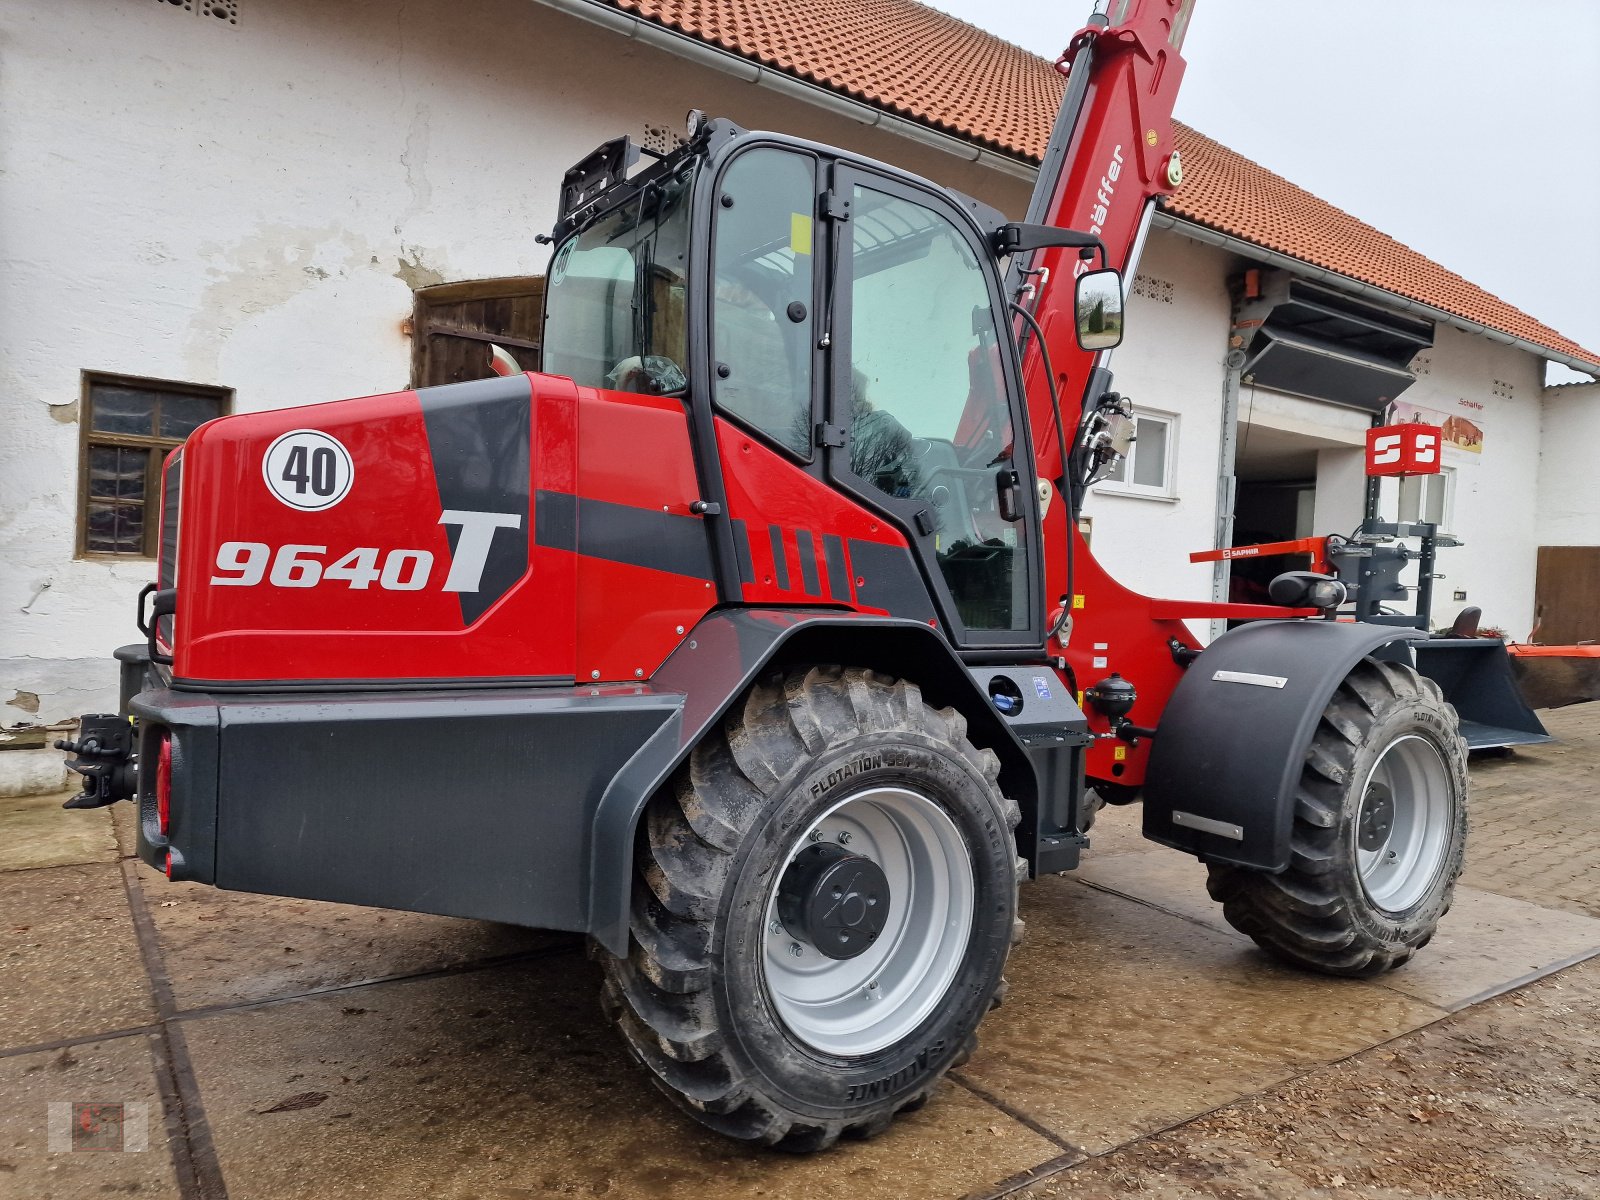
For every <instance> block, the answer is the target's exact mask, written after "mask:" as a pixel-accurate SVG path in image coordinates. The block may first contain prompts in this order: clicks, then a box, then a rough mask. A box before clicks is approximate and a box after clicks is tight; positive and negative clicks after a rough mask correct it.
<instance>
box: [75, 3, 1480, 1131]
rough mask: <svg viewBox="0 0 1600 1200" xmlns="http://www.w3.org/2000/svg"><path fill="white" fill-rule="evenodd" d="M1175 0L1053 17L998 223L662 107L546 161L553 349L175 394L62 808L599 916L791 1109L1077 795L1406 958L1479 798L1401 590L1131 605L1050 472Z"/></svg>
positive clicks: (1318, 925)
mask: <svg viewBox="0 0 1600 1200" xmlns="http://www.w3.org/2000/svg"><path fill="white" fill-rule="evenodd" d="M1190 3H1191V0H1118V2H1116V3H1113V4H1112V5H1110V9H1111V11H1110V12H1109V13H1097V14H1096V15H1095V16H1094V17H1092V18H1091V23H1090V24H1089V25H1088V26H1087V27H1086V28H1085V29H1083V30H1082V31H1081V32H1080V33H1078V34H1077V35H1076V36H1075V37H1074V38H1073V39H1072V41H1071V44H1070V46H1069V47H1068V50H1067V51H1066V53H1065V55H1064V56H1063V58H1062V62H1061V67H1062V69H1063V70H1064V71H1065V72H1067V79H1068V84H1067V88H1066V94H1065V99H1064V102H1063V105H1062V108H1061V111H1060V115H1059V117H1058V118H1057V121H1056V125H1055V128H1054V131H1053V133H1052V136H1051V139H1050V142H1049V148H1048V150H1047V152H1046V154H1045V157H1044V162H1043V168H1042V171H1041V173H1040V178H1039V184H1038V188H1037V190H1036V192H1035V194H1034V197H1033V200H1032V203H1031V205H1030V208H1029V211H1028V213H1027V214H1026V218H1025V219H1024V220H1022V221H1008V220H1007V219H1005V218H1004V217H1003V216H1002V215H1001V214H999V213H997V212H994V211H991V210H990V209H988V208H987V207H985V206H984V205H982V204H979V203H977V202H975V201H973V200H970V199H968V198H966V197H963V196H960V195H957V194H955V193H953V192H950V191H948V190H946V189H944V188H941V187H939V186H937V185H935V184H933V183H930V182H928V181H926V180H924V179H920V178H916V177H914V176H912V175H909V174H907V173H906V172H904V171H900V170H897V169H895V168H893V167H890V166H886V165H884V164H882V163H878V162H872V161H869V160H866V159H863V158H861V157H858V156H856V155H853V154H850V153H848V152H845V151H841V150H837V149H833V148H830V147H827V146H822V145H816V144H813V143H810V142H805V141H801V140H798V139H796V138H792V137H786V136H781V135H777V134H771V133H753V132H747V131H744V130H742V129H739V128H736V127H735V126H733V125H732V124H730V123H728V122H726V121H721V120H705V119H703V118H701V117H700V116H698V114H696V115H693V116H692V119H691V127H690V130H689V135H688V139H687V142H686V144H685V145H683V146H682V147H681V148H680V149H678V150H676V151H675V152H673V153H671V154H668V155H666V156H665V157H660V158H654V159H653V161H651V162H649V163H648V164H645V165H643V166H640V165H639V164H638V162H637V161H636V160H637V158H638V154H637V152H636V151H635V149H634V148H633V147H632V146H631V145H630V144H629V143H628V142H627V141H626V140H625V139H624V140H619V141H614V142H610V143H608V144H606V145H605V146H602V147H601V148H600V149H599V150H597V151H596V152H595V153H594V154H593V155H592V156H590V157H589V158H587V159H585V160H584V161H583V162H581V163H579V164H578V165H576V166H575V167H573V168H572V169H571V170H570V171H568V172H567V174H566V177H565V179H564V180H563V182H562V188H561V204H560V217H559V221H558V224H557V225H556V227H555V230H554V236H553V242H554V247H555V249H554V256H553V258H552V260H551V265H550V269H549V276H548V284H547V317H546V323H545V336H544V347H543V356H544V357H543V362H542V367H543V372H542V373H538V374H533V373H529V374H514V375H510V376H505V377H501V378H495V379H488V380H482V381H475V382H467V383H461V384H455V385H450V386H445V387H438V388H430V389H425V390H420V391H408V392H399V393H395V394H392V395H383V396H372V397H367V398H364V399H355V400H343V401H338V402H335V403H328V404H320V405H313V406H311V407H306V408H296V409H292V410H287V411H277V412H263V413H251V414H242V415H239V416H232V417H226V418H223V419H221V420H217V421H214V422H212V423H210V424H208V425H206V426H204V427H202V428H201V429H199V430H198V431H196V432H195V433H194V434H193V436H191V437H190V439H189V440H188V442H187V444H186V445H185V446H184V447H183V448H182V449H181V450H180V451H178V452H175V453H174V454H173V455H172V456H171V458H170V460H169V461H168V463H167V465H166V474H165V494H164V504H163V507H162V517H161V520H162V526H161V528H162V551H161V559H160V564H159V580H158V582H157V583H156V584H155V585H153V587H152V588H151V589H150V594H149V595H148V596H147V597H143V598H141V612H140V618H139V619H140V622H141V624H142V626H143V628H144V629H145V631H146V633H147V641H146V644H145V645H144V646H142V647H132V648H129V649H127V650H125V651H123V652H122V653H121V657H122V659H123V663H124V667H125V679H127V680H128V682H127V684H126V685H125V688H126V690H127V691H128V692H129V693H130V694H129V695H128V697H127V703H126V710H127V715H129V716H131V717H132V718H133V720H132V722H131V723H130V722H129V721H128V720H126V719H125V718H124V717H121V716H118V717H89V718H86V719H85V723H84V729H83V732H82V733H81V734H80V739H79V741H78V743H77V744H76V747H75V749H76V751H77V754H78V758H77V760H76V764H75V765H76V767H77V769H78V770H79V771H80V772H82V773H83V774H84V776H85V779H86V792H85V795H84V797H82V798H81V801H80V803H83V804H94V803H102V802H109V801H110V800H112V799H116V798H119V797H122V796H131V797H132V798H133V799H134V802H135V803H136V804H137V806H138V811H139V853H140V855H141V856H142V857H143V859H144V860H145V861H146V862H148V863H149V864H151V865H152V866H154V867H156V868H157V869H160V870H163V871H165V872H166V873H167V874H168V875H169V876H170V877H171V878H172V879H175V880H193V881H199V882H202V883H209V884H214V885H216V886H217V887H222V888H232V889H238V890H243V891H253V892H264V893H272V894H277V895H286V896H298V897H307V898H312V899H320V900H333V901H342V902H346V903H354V904H366V905H378V906H386V907H390V908H397V909H411V910H417V911H423V912H432V913H444V914H451V915H456V916H462V917H472V918H486V919H492V920H497V921H508V922H516V923H520V924H524V925H528V926H536V927H542V928H549V929H558V930H573V931H579V932H582V933H585V934H587V935H588V936H589V937H590V938H592V939H593V943H594V945H595V947H596V949H597V952H598V953H599V955H600V957H601V958H602V960H603V962H604V968H605V984H604V995H603V1007H604V1010H605V1012H606V1014H607V1015H608V1017H609V1018H610V1019H611V1020H612V1021H614V1022H615V1023H616V1024H617V1025H619V1026H620V1028H621V1032H622V1034H623V1036H624V1037H625V1039H626V1041H627V1044H628V1045H629V1047H630V1048H631V1050H632V1052H633V1054H634V1055H635V1056H636V1057H637V1059H638V1061H639V1063H640V1064H641V1068H642V1073H643V1075H644V1076H645V1077H648V1078H649V1079H650V1080H651V1081H652V1082H654V1083H655V1084H656V1085H658V1086H659V1088H660V1089H661V1090H662V1091H663V1092H665V1093H666V1094H667V1095H668V1096H669V1097H670V1098H672V1099H673V1100H674V1101H676V1102H677V1103H678V1104H680V1105H682V1106H683V1107H684V1108H685V1109H686V1110H687V1111H688V1112H689V1113H691V1114H692V1115H693V1116H694V1117H695V1118H696V1119H697V1120H699V1121H701V1122H703V1123H704V1124H706V1125H707V1126H709V1127H711V1128H712V1129H715V1130H718V1131H720V1132H722V1133H724V1134H726V1135H728V1136H730V1137H734V1138H739V1139H746V1140H750V1141H755V1142H760V1143H765V1144H769V1145H775V1146H779V1147H783V1148H785V1149H790V1150H817V1149H822V1148H824V1147H827V1146H829V1145H831V1144H832V1143H833V1142H834V1141H836V1140H837V1139H838V1138H839V1136H840V1135H841V1134H850V1135H856V1136H862V1135H869V1134H873V1133H876V1132H878V1131H880V1130H882V1129H883V1128H885V1127H886V1126H887V1125H888V1124H889V1123H890V1122H891V1121H892V1120H893V1118H894V1116H895V1114H897V1113H899V1112H903V1111H907V1110H909V1109H913V1108H916V1107H918V1106H919V1105H921V1104H922V1103H923V1102H924V1101H926V1100H927V1098H928V1096H929V1094H930V1092H931V1091H932V1090H933V1089H934V1088H935V1087H936V1086H937V1084H938V1083H939V1081H940V1079H941V1077H942V1076H943V1075H944V1073H945V1072H946V1071H947V1070H948V1069H949V1068H950V1067H951V1066H952V1065H954V1064H957V1063H960V1062H962V1061H964V1060H965V1058H966V1056H968V1055H969V1054H971V1053H972V1051H973V1047H974V1044H975V1042H974V1034H975V1031H976V1029H977V1026H978V1024H979V1022H980V1021H981V1019H982V1018H983V1016H984V1014H985V1013H986V1012H987V1011H988V1010H989V1009H990V1008H991V1007H993V1006H994V1005H995V1004H996V1003H997V1002H998V999H999V997H1000V995H1001V992H1002V980H1001V974H1002V971H1003V970H1004V968H1005V963H1006V956H1007V954H1008V953H1009V951H1010V949H1011V947H1012V945H1013V944H1014V943H1015V942H1016V941H1017V939H1018V937H1019V936H1020V933H1021V929H1022V924H1021V922H1020V921H1019V920H1018V908H1017V885H1018V884H1019V883H1021V882H1022V881H1023V880H1025V879H1026V878H1028V877H1030V876H1038V875H1041V874H1045V873H1049V872H1060V871H1066V870H1070V869H1071V868H1073V867H1074V866H1075V865H1076V864H1077V861H1078V856H1079V851H1080V849H1081V848H1082V847H1083V846H1085V845H1087V839H1086V838H1085V836H1084V831H1085V830H1086V828H1087V827H1088V824H1089V821H1090V819H1091V817H1092V815H1093V812H1094V810H1095V808H1096V807H1097V806H1098V804H1099V803H1100V802H1102V801H1110V802H1117V803H1121V802H1128V801H1131V800H1134V799H1136V798H1140V797H1142V799H1143V802H1144V832H1145V834H1146V836H1148V837H1150V838H1152V839H1154V840H1155V841H1157V842H1160V843H1163V844H1165V845H1168V846H1171V847H1174V848H1175V849H1178V850H1181V851H1185V852H1187V853H1189V854H1193V855H1195V856H1196V857H1198V858H1199V859H1201V860H1202V861H1203V862H1205V864H1206V865H1207V867H1208V869H1209V871H1210V887H1211V891H1212V894H1213V895H1214V896H1215V897H1216V899H1217V900H1219V901H1220V902H1221V903H1222V904H1223V905H1224V908H1225V911H1226V914H1227V917H1228V919H1229V920H1230V921H1231V922H1232V923H1233V924H1234V925H1235V926H1237V927H1238V928H1239V929H1241V930H1243V931H1244V932H1246V933H1247V934H1249V935H1250V936H1251V937H1253V938H1255V939H1256V940H1257V941H1258V942H1259V943H1260V944H1261V945H1262V946H1263V947H1265V948H1266V949H1267V950H1268V951H1270V952H1271V953H1273V954H1275V955H1278V956H1280V957H1282V958H1284V959H1287V960H1289V961H1291V962H1294V963H1298V964H1300V965H1302V966H1305V967H1308V968H1311V969H1314V970H1320V971H1326V972H1332V973H1335V974H1343V975H1369V974H1373V973H1376V972H1380V971H1384V970H1387V969H1388V968H1390V967H1393V966H1396V965H1397V964H1399V963H1402V962H1404V961H1405V960H1406V959H1407V958H1409V957H1410V956H1411V955H1412V953H1413V952H1414V951H1415V950H1417V949H1418V948H1420V947H1421V946H1423V945H1424V944H1425V943H1426V942H1427V940H1428V938H1429V937H1430V936H1431V935H1432V933H1433V931H1434V927H1435V925H1436V923H1437V921H1438V920H1439V917H1440V915H1441V914H1442V913H1443V912H1444V911H1445V909H1446V908H1447V906H1448V905H1449V902H1450V894H1451V889H1452V886H1453V884H1454V882H1455V879H1456V876H1457V874H1458V873H1459V871H1460V868H1461V856H1462V846H1463V840H1464V836H1465V807H1464V801H1465V795H1466V772H1465V762H1466V754H1465V749H1464V747H1463V744H1462V741H1461V738H1460V736H1459V733H1458V731H1457V724H1456V719H1455V716H1454V714H1453V712H1452V710H1451V709H1450V708H1449V707H1448V706H1447V705H1446V704H1445V703H1444V701H1443V700H1442V698H1441V697H1440V695H1439V693H1438V690H1437V688H1436V687H1434V686H1432V685H1431V684H1430V683H1429V682H1428V681H1427V680H1424V679H1422V678H1421V677H1419V676H1418V674H1417V673H1416V672H1415V670H1414V669H1413V668H1412V666H1411V664H1410V650H1409V649H1408V645H1409V641H1410V640H1411V639H1413V638H1414V637H1418V636H1420V631H1417V630H1407V629H1398V628H1389V627H1380V626H1373V625H1369V624H1351V623H1340V622H1335V621H1331V620H1322V619H1317V618H1319V617H1321V616H1325V615H1327V614H1329V613H1331V611H1332V610H1333V608H1334V607H1335V606H1336V605H1337V604H1338V602H1339V601H1340V599H1341V598H1342V597H1343V587H1342V585H1340V584H1339V583H1338V582H1337V581H1336V580H1332V579H1329V578H1326V577H1323V576H1316V575H1311V574H1308V573H1299V574H1291V575H1289V576H1287V577H1285V578H1284V579H1282V580H1280V581H1279V582H1278V584H1277V585H1275V587H1274V589H1273V598H1274V600H1275V601H1276V602H1277V603H1275V604H1274V605H1261V606H1257V605H1233V604H1210V603H1191V602H1173V601H1165V600H1157V599H1151V598H1149V597H1146V596H1142V595H1139V594H1136V593H1135V592H1132V591H1130V590H1129V589H1127V588H1125V587H1123V586H1121V585H1120V584H1118V583H1117V582H1116V581H1115V580H1113V579H1112V578H1111V577H1110V576H1109V575H1108V574H1107V573H1106V572H1105V571H1104V570H1102V569H1101V568H1100V566H1099V565H1098V564H1097V563H1096V562H1095V560H1094V557H1093V555H1092V554H1091V553H1090V552H1089V549H1088V546H1087V545H1086V544H1085V543H1084V541H1083V540H1082V539H1081V537H1080V536H1079V533H1078V530H1077V522H1076V521H1075V519H1074V515H1075V513H1076V511H1077V509H1078V507H1079V505H1080V503H1081V501H1082V498H1083V495H1084V492H1085V489H1086V488H1088V487H1090V486H1091V485H1092V484H1093V483H1094V482H1095V481H1096V480H1097V479H1099V478H1101V477H1103V476H1104V474H1105V473H1106V472H1107V471H1108V470H1110V469H1112V468H1113V467H1114V465H1115V463H1116V462H1117V461H1118V458H1119V455H1120V454H1122V453H1123V452H1125V451H1126V449H1127V447H1128V441H1129V438H1130V436H1131V421H1130V416H1129V409H1128V405H1127V403H1126V401H1124V400H1123V399H1122V398H1121V397H1120V396H1118V395H1117V394H1116V393H1115V392H1113V391H1112V390H1111V374H1110V370H1109V360H1110V355H1111V351H1112V348H1113V347H1114V346H1115V345H1116V344H1117V342H1118V341H1119V340H1120V338H1121V333H1122V289H1121V286H1120V276H1119V272H1122V273H1127V272H1129V271H1131V270H1132V268H1133V265H1134V263H1135V262H1136V260H1137V258H1138V253H1139V248H1140V245H1141V243H1142V241H1143V239H1144V237H1145V233H1146V231H1147V230H1148V228H1149V224H1150V218H1151V213H1152V211H1153V208H1154V205H1155V203H1156V201H1157V200H1158V199H1159V197H1161V196H1162V195H1163V194H1166V193H1168V192H1170V191H1171V190H1172V189H1173V188H1174V187H1175V186H1176V185H1177V184H1178V182H1179V179H1180V173H1181V170H1180V163H1179V159H1178V154H1177V152H1176V151H1175V150H1174V148H1173V141H1172V132H1171V122H1170V115H1171V109H1172V102H1173V97H1174V95H1175V93H1176V91H1177V88H1178V83H1179V80H1180V78H1181V76H1182V74H1183V60H1182V58H1181V57H1180V47H1181V44H1182V40H1183V34H1184V30H1185V28H1186V26H1187V23H1188V19H1189V10H1190ZM1185 617H1202V618H1213V617H1235V618H1252V620H1251V622H1250V623H1248V624H1246V625H1243V626H1242V627H1240V628H1238V629H1236V630H1234V631H1232V632H1229V633H1228V634H1226V635H1225V636H1222V637H1220V638H1218V639H1217V640H1216V641H1214V642H1212V643H1211V644H1210V645H1209V646H1207V647H1205V648H1203V649H1202V648H1201V646H1200V645H1199V644H1198V642H1197V641H1196V639H1195V638H1194V637H1193V636H1192V635H1191V634H1190V632H1189V630H1188V628H1187V627H1186V626H1185V625H1184V623H1183V620H1182V619H1183V618H1185Z"/></svg>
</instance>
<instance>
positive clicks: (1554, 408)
mask: <svg viewBox="0 0 1600 1200" xmlns="http://www.w3.org/2000/svg"><path fill="white" fill-rule="evenodd" d="M1543 411H1544V420H1543V424H1542V432H1541V436H1540V453H1539V518H1538V524H1537V526H1536V531H1537V541H1538V544H1539V545H1541V546H1600V470H1597V465H1600V383H1584V384H1575V385H1570V386H1567V387H1553V388H1546V389H1545V390H1544V394H1543Z"/></svg>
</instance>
